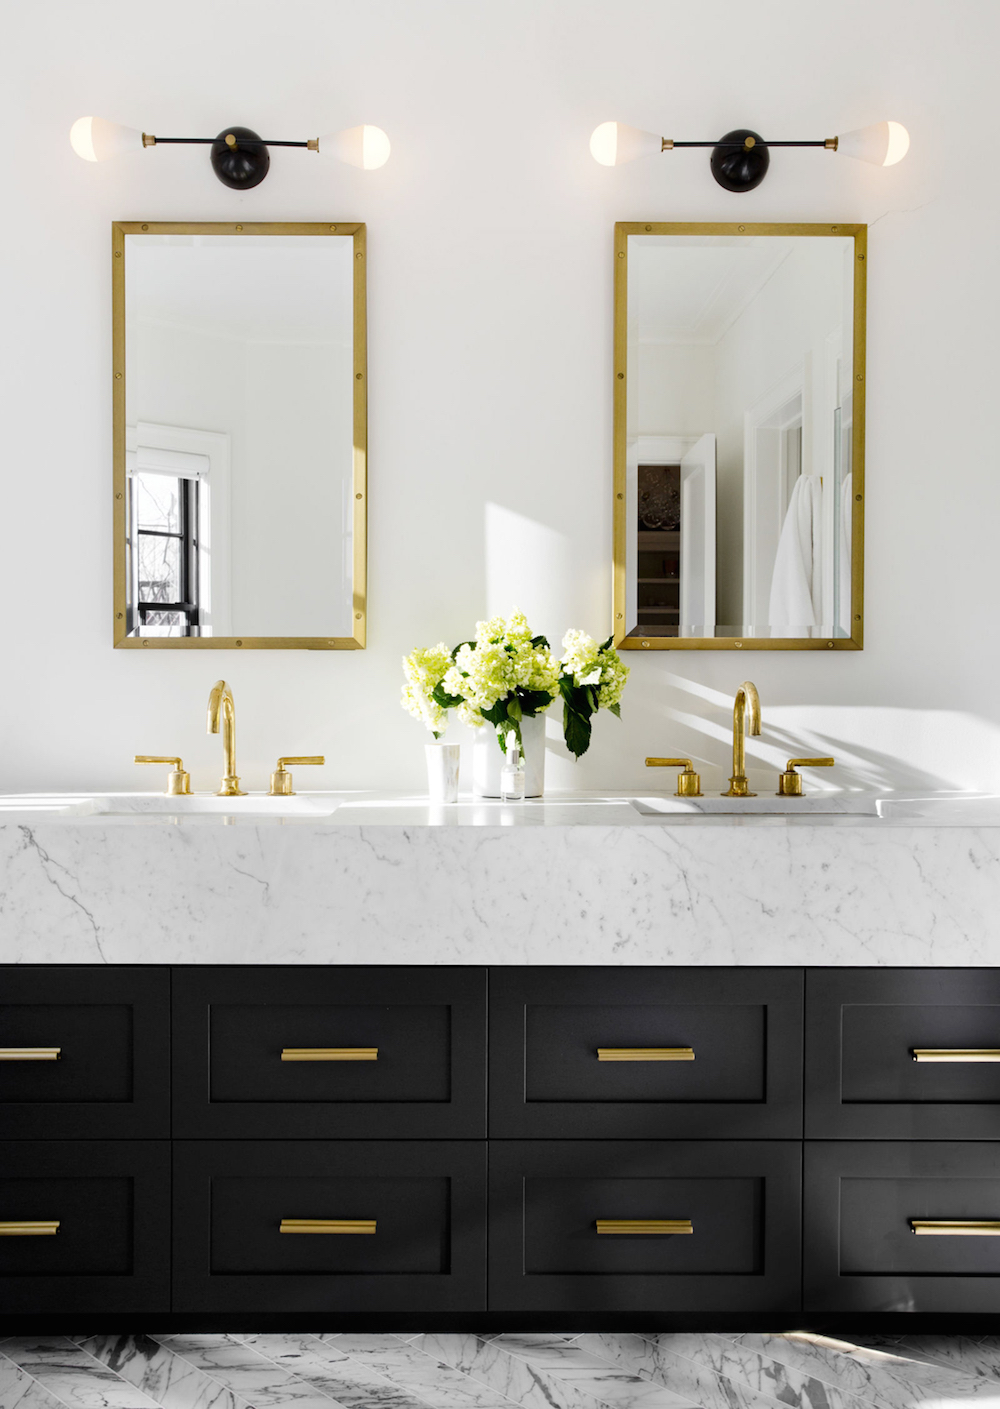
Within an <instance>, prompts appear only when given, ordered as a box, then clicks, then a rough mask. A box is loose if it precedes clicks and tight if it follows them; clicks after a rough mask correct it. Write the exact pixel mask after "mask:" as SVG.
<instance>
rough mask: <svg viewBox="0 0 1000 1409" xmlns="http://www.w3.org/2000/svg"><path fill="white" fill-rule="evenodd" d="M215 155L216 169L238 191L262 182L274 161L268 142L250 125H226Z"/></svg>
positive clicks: (213, 148)
mask: <svg viewBox="0 0 1000 1409" xmlns="http://www.w3.org/2000/svg"><path fill="white" fill-rule="evenodd" d="M296 145H299V144H296ZM301 145H302V146H305V143H302V144H301ZM211 155H212V170H213V171H214V172H215V174H216V176H217V177H218V178H219V180H220V181H221V182H222V183H223V185H225V186H231V187H232V189H233V190H234V191H249V190H250V189H251V188H252V187H254V186H259V185H260V183H261V182H262V181H263V179H264V177H265V176H266V175H267V173H268V169H269V167H270V165H271V154H270V152H269V151H268V150H267V146H266V144H265V143H264V142H262V141H261V139H260V138H259V137H258V136H257V133H256V132H253V131H252V130H251V129H250V128H249V127H224V128H223V129H222V131H221V132H220V133H219V135H218V137H216V139H215V141H214V142H213V143H212V151H211Z"/></svg>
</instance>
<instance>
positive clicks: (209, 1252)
mask: <svg viewBox="0 0 1000 1409" xmlns="http://www.w3.org/2000/svg"><path fill="white" fill-rule="evenodd" d="M174 1181H175V1184H174V1279H175V1280H174V1307H175V1309H176V1310H178V1311H194V1312H202V1311H204V1312H208V1311H227V1312H229V1311H232V1312H240V1311H247V1312H261V1313H267V1314H270V1313H272V1312H273V1313H278V1312H299V1311H301V1312H314V1311H330V1312H351V1311H399V1312H405V1311H412V1310H413V1309H414V1307H420V1308H421V1309H423V1310H427V1311H459V1310H469V1311H473V1310H483V1309H484V1308H485V1304H486V1303H485V1268H486V1237H485V1226H486V1145H485V1142H484V1141H474V1140H470V1141H450V1140H442V1141H434V1142H427V1143H423V1142H420V1141H407V1142H399V1143H396V1142H393V1141H371V1140H365V1141H295V1140H293V1141H286V1142H283V1143H282V1144H280V1145H277V1144H274V1143H271V1142H251V1141H226V1142H212V1141H200V1140H192V1141H179V1142H178V1143H177V1144H176V1145H175V1147H174Z"/></svg>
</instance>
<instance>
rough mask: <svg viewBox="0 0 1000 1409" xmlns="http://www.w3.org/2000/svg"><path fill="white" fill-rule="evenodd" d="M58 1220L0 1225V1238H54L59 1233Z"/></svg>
mask: <svg viewBox="0 0 1000 1409" xmlns="http://www.w3.org/2000/svg"><path fill="white" fill-rule="evenodd" d="M59 1223H60V1220H59V1219H58V1218H54V1219H51V1218H50V1219H42V1220H40V1221H37V1222H24V1221H21V1222H18V1223H0V1238H54V1237H55V1235H56V1234H57V1233H58V1232H59Z"/></svg>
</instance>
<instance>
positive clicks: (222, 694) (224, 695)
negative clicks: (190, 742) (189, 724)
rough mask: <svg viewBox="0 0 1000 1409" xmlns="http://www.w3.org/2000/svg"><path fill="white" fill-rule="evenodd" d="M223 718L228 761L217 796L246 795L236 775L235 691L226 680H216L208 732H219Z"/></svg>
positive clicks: (210, 702) (225, 754)
mask: <svg viewBox="0 0 1000 1409" xmlns="http://www.w3.org/2000/svg"><path fill="white" fill-rule="evenodd" d="M220 716H221V719H222V752H223V755H224V757H225V761H226V764H225V766H226V772H225V776H224V777H223V779H222V783H221V786H220V787H219V791H218V792H217V793H216V797H246V793H245V792H244V791H243V789H242V788H241V787H240V780H239V778H238V777H237V776H236V706H235V704H234V703H233V692H232V690H231V689H230V688H229V686H228V685H227V684H226V682H225V680H216V682H215V684H214V685H213V686H212V693H211V694H210V695H209V697H208V732H209V733H210V734H217V733H218V732H219V719H220Z"/></svg>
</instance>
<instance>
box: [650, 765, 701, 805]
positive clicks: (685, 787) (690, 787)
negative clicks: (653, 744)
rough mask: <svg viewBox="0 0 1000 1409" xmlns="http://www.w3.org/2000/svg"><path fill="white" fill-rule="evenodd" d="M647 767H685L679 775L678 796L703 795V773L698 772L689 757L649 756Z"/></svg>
mask: <svg viewBox="0 0 1000 1409" xmlns="http://www.w3.org/2000/svg"><path fill="white" fill-rule="evenodd" d="M646 767H647V768H683V770H684V772H683V773H678V775H677V792H676V796H677V797H701V774H700V773H696V772H695V771H694V769H693V768H692V766H691V760H690V759H689V758H647V759H646Z"/></svg>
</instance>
